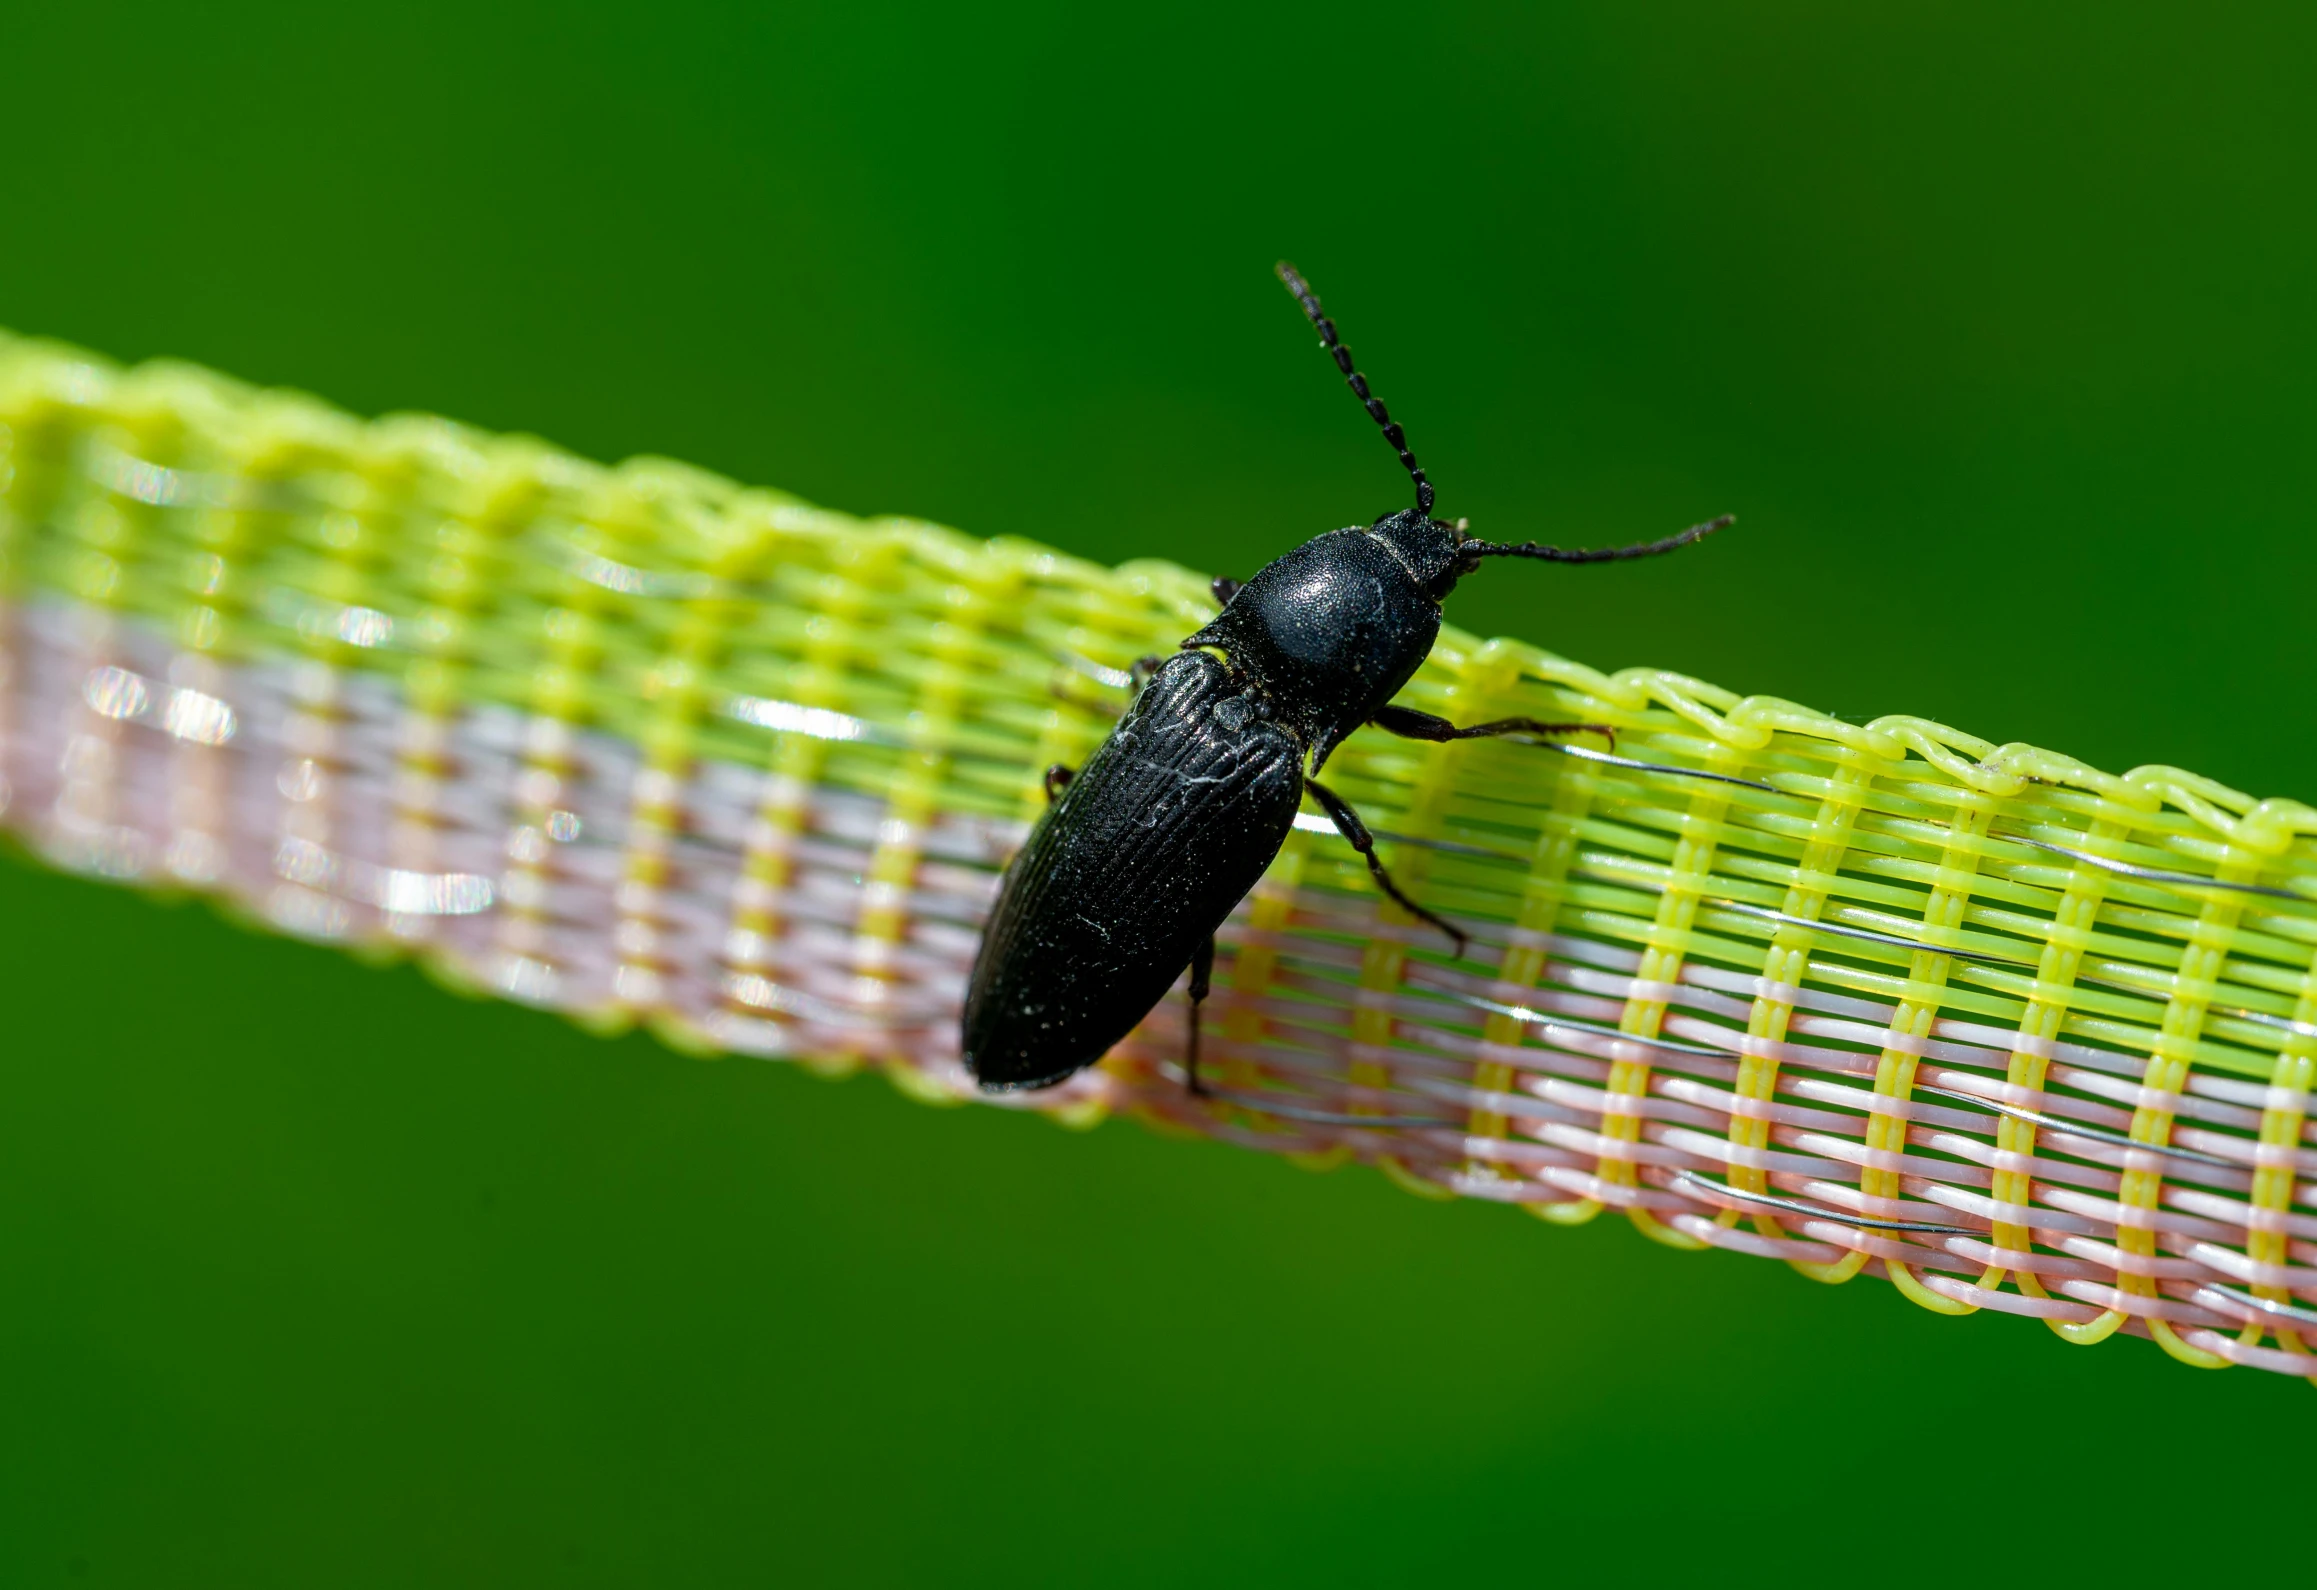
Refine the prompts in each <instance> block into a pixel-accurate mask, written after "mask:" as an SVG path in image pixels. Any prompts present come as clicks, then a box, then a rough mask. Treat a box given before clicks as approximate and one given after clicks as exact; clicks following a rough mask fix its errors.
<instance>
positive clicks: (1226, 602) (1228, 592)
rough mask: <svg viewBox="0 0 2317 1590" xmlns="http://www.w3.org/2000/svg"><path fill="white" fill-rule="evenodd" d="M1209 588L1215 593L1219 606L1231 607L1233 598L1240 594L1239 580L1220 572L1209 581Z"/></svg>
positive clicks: (1216, 603) (1216, 602)
mask: <svg viewBox="0 0 2317 1590" xmlns="http://www.w3.org/2000/svg"><path fill="white" fill-rule="evenodd" d="M1207 589H1208V590H1210V591H1213V592H1214V593H1215V605H1216V606H1217V607H1229V606H1230V605H1231V598H1232V597H1234V596H1237V595H1238V594H1239V582H1238V581H1237V580H1234V579H1233V578H1231V576H1230V575H1228V574H1218V575H1216V576H1215V578H1214V579H1213V580H1212V581H1211V582H1209V584H1208V586H1207Z"/></svg>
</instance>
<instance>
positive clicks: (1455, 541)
mask: <svg viewBox="0 0 2317 1590" xmlns="http://www.w3.org/2000/svg"><path fill="white" fill-rule="evenodd" d="M1368 534H1369V535H1371V536H1374V537H1375V538H1376V539H1377V540H1378V541H1381V542H1383V543H1384V544H1385V545H1386V546H1388V547H1390V548H1391V549H1392V551H1393V553H1394V555H1396V556H1397V557H1398V558H1399V560H1400V561H1401V562H1402V563H1403V564H1405V565H1407V569H1408V572H1409V573H1410V574H1412V575H1414V576H1415V577H1416V583H1417V584H1418V585H1419V586H1421V587H1422V588H1423V591H1424V594H1425V595H1426V596H1429V597H1431V598H1432V600H1434V601H1435V602H1438V601H1441V600H1443V599H1445V598H1446V597H1447V595H1448V593H1449V592H1450V591H1453V590H1454V589H1456V578H1457V576H1458V575H1460V574H1464V573H1467V572H1469V571H1470V568H1471V565H1470V564H1469V563H1468V562H1467V561H1466V560H1465V558H1464V556H1463V554H1462V552H1461V550H1460V549H1461V547H1462V546H1463V542H1464V533H1463V527H1462V526H1461V524H1443V523H1442V522H1441V521H1440V520H1438V519H1435V518H1433V517H1432V516H1431V515H1430V514H1428V513H1425V512H1424V511H1423V510H1422V509H1419V508H1403V509H1402V510H1400V512H1398V513H1388V514H1386V515H1384V517H1383V518H1381V519H1378V520H1377V521H1376V522H1375V523H1374V524H1372V525H1370V526H1368Z"/></svg>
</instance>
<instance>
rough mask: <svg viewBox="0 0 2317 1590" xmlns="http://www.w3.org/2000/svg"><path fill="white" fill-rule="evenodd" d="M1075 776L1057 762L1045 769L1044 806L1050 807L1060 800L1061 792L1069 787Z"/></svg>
mask: <svg viewBox="0 0 2317 1590" xmlns="http://www.w3.org/2000/svg"><path fill="white" fill-rule="evenodd" d="M1077 776H1078V775H1077V774H1076V773H1074V772H1072V771H1071V770H1070V769H1069V768H1066V767H1064V766H1063V765H1062V764H1061V763H1059V762H1056V763H1055V764H1054V765H1053V766H1052V767H1050V768H1048V769H1046V804H1047V805H1049V806H1051V805H1053V804H1054V803H1055V802H1056V801H1058V800H1060V799H1061V798H1062V792H1063V791H1064V790H1066V789H1068V788H1069V787H1070V781H1071V780H1072V779H1074V778H1076V777H1077Z"/></svg>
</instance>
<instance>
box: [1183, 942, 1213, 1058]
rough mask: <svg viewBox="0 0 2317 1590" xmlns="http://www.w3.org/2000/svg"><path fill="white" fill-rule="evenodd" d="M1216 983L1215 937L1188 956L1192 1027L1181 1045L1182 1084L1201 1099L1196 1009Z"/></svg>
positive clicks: (1197, 1012) (1205, 999)
mask: <svg viewBox="0 0 2317 1590" xmlns="http://www.w3.org/2000/svg"><path fill="white" fill-rule="evenodd" d="M1214 982H1215V935H1214V934H1212V933H1210V934H1208V935H1207V938H1206V941H1205V942H1204V943H1202V944H1201V945H1200V946H1199V947H1198V949H1197V950H1195V951H1193V952H1192V954H1191V1025H1190V1031H1189V1033H1188V1035H1187V1036H1186V1038H1185V1041H1184V1045H1183V1085H1184V1086H1185V1087H1187V1088H1189V1089H1190V1090H1191V1091H1192V1092H1193V1093H1195V1094H1197V1095H1198V1096H1199V1097H1200V1098H1202V1099H1203V1098H1205V1097H1206V1096H1207V1084H1206V1083H1204V1082H1202V1081H1200V1080H1199V1007H1200V1006H1201V1005H1203V1004H1205V1003H1206V1002H1207V993H1208V991H1209V990H1210V989H1211V988H1213V987H1214Z"/></svg>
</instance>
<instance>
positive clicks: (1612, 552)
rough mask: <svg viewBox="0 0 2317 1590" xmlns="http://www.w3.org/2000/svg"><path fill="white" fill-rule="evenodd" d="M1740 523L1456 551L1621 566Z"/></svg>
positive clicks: (1474, 544) (1471, 545) (1467, 546)
mask: <svg viewBox="0 0 2317 1590" xmlns="http://www.w3.org/2000/svg"><path fill="white" fill-rule="evenodd" d="M1418 478H1419V479H1420V478H1422V477H1418ZM1737 522H1738V516H1737V515H1736V514H1734V513H1726V514H1723V515H1722V516H1721V517H1720V518H1719V519H1708V520H1707V521H1706V522H1705V523H1704V524H1693V525H1691V526H1690V527H1689V528H1688V529H1687V530H1684V531H1682V532H1681V533H1680V534H1679V535H1670V536H1667V537H1665V538H1664V539H1662V540H1659V541H1636V542H1634V543H1633V545H1631V546H1629V547H1541V546H1538V545H1537V544H1536V543H1535V542H1534V541H1523V542H1522V543H1521V544H1520V545H1519V546H1517V547H1516V546H1512V545H1510V544H1508V543H1506V542H1502V541H1466V542H1464V543H1462V544H1461V545H1459V546H1458V547H1457V549H1456V550H1457V552H1458V553H1460V554H1461V555H1462V556H1464V557H1468V558H1542V559H1544V560H1545V561H1546V562H1547V563H1621V562H1623V561H1624V560H1625V559H1627V558H1654V557H1656V556H1657V555H1658V554H1659V553H1660V552H1671V551H1672V550H1674V548H1676V547H1686V546H1688V545H1689V544H1690V543H1691V542H1692V541H1703V540H1704V539H1705V538H1706V537H1707V536H1710V535H1712V534H1713V533H1714V532H1715V531H1716V530H1720V529H1722V528H1724V527H1725V526H1728V525H1733V524H1735V523H1737Z"/></svg>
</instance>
